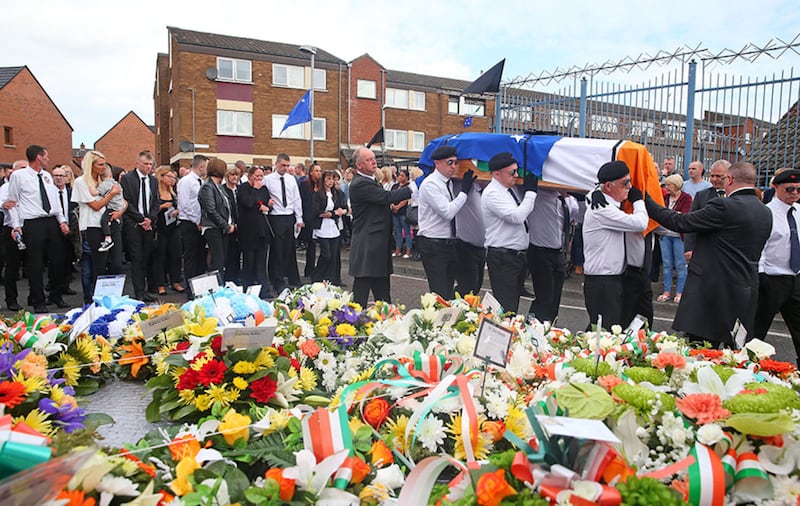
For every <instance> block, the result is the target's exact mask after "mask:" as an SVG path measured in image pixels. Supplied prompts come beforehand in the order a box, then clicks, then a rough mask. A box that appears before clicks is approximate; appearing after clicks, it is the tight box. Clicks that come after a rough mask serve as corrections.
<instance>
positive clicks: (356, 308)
mask: <svg viewBox="0 0 800 506" xmlns="http://www.w3.org/2000/svg"><path fill="white" fill-rule="evenodd" d="M347 305H348V306H350V307H351V308H353V310H354V311H355V312H356V313H360V312H361V310H362V309H363V308H362V307H361V304H359V303H358V302H349V303H348V304H347Z"/></svg>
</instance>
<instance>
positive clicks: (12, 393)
mask: <svg viewBox="0 0 800 506" xmlns="http://www.w3.org/2000/svg"><path fill="white" fill-rule="evenodd" d="M25 397H26V396H25V385H24V384H22V383H20V382H19V381H4V382H2V383H0V404H5V405H6V407H7V408H9V409H11V408H14V407H15V406H17V405H18V404H22V402H23V401H25Z"/></svg>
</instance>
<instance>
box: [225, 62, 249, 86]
mask: <svg viewBox="0 0 800 506" xmlns="http://www.w3.org/2000/svg"><path fill="white" fill-rule="evenodd" d="M217 79H219V80H221V81H235V82H240V83H251V82H253V68H252V62H251V61H250V60H234V59H233V58H217Z"/></svg>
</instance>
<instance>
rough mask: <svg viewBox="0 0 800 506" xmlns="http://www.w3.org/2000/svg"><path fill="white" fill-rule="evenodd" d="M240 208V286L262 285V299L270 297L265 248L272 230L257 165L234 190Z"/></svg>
mask: <svg viewBox="0 0 800 506" xmlns="http://www.w3.org/2000/svg"><path fill="white" fill-rule="evenodd" d="M237 202H238V206H239V209H238V210H239V248H240V249H241V250H242V285H243V286H245V287H248V286H251V285H259V284H260V285H261V294H260V296H261V298H262V299H268V298H272V297H273V294H272V293H271V292H270V289H269V280H268V277H267V249H268V247H269V241H270V235H271V233H272V232H271V229H270V227H269V221H267V213H269V210H270V208H271V207H272V200H271V198H270V195H269V190H267V187H266V186H264V171H263V170H262V169H261V168H260V167H257V166H253V167H250V169H249V170H248V171H247V182H244V183H242V184H240V185H239V190H238V191H237Z"/></svg>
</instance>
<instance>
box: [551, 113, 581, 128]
mask: <svg viewBox="0 0 800 506" xmlns="http://www.w3.org/2000/svg"><path fill="white" fill-rule="evenodd" d="M579 119H580V114H579V113H577V112H575V111H563V110H561V109H554V110H552V111H550V124H551V125H552V126H554V127H560V128H573V129H575V128H578V126H579V125H578V122H579Z"/></svg>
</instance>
